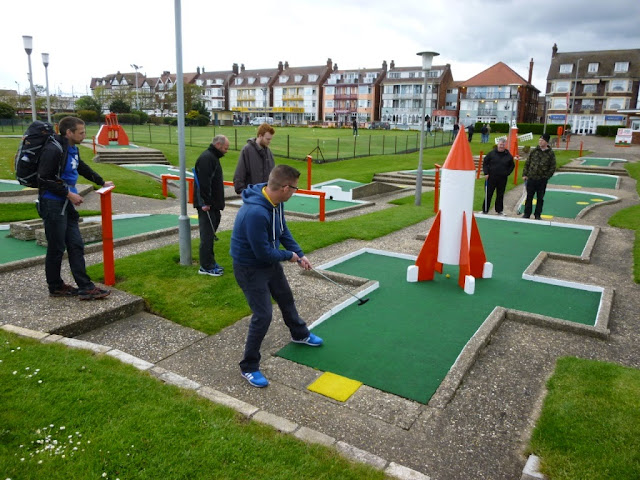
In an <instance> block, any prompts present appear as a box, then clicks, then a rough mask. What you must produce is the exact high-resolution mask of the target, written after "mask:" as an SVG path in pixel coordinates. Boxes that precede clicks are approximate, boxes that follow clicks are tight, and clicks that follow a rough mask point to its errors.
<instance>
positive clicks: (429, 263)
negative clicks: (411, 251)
mask: <svg viewBox="0 0 640 480" xmlns="http://www.w3.org/2000/svg"><path fill="white" fill-rule="evenodd" d="M439 241H440V212H438V214H437V215H436V218H435V219H434V221H433V224H432V225H431V229H430V230H429V233H428V234H427V238H426V239H425V241H424V243H423V244H422V249H421V250H420V254H419V255H418V258H416V266H417V267H418V281H419V282H424V281H426V280H433V277H434V275H435V272H438V273H442V263H440V262H438V243H439Z"/></svg>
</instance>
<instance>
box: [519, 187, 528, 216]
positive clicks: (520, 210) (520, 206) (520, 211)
mask: <svg viewBox="0 0 640 480" xmlns="http://www.w3.org/2000/svg"><path fill="white" fill-rule="evenodd" d="M524 191H525V193H526V192H527V181H526V180H525V181H524ZM521 213H522V202H520V205H518V215H520V214H521Z"/></svg>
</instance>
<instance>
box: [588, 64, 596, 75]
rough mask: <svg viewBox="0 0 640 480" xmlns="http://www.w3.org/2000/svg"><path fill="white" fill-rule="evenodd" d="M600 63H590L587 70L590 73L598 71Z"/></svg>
mask: <svg viewBox="0 0 640 480" xmlns="http://www.w3.org/2000/svg"><path fill="white" fill-rule="evenodd" d="M598 65H599V64H598V63H590V64H589V68H588V69H587V72H589V73H598Z"/></svg>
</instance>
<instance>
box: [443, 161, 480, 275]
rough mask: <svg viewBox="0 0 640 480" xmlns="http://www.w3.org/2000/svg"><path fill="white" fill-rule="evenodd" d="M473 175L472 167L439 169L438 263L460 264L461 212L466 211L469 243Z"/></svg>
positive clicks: (474, 174) (474, 175)
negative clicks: (466, 168) (470, 168)
mask: <svg viewBox="0 0 640 480" xmlns="http://www.w3.org/2000/svg"><path fill="white" fill-rule="evenodd" d="M475 177H476V173H475V170H451V169H448V168H443V169H442V180H441V183H440V212H441V219H440V239H439V242H438V262H440V263H444V264H447V265H459V264H460V241H461V240H460V239H461V238H462V218H463V215H462V214H463V213H466V214H467V215H466V221H467V242H469V238H470V237H469V232H471V218H472V214H473V189H474V184H475Z"/></svg>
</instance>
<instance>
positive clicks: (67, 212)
mask: <svg viewBox="0 0 640 480" xmlns="http://www.w3.org/2000/svg"><path fill="white" fill-rule="evenodd" d="M58 126H59V129H60V135H59V136H56V137H55V138H54V139H53V140H55V141H53V140H52V141H47V143H45V145H44V146H43V147H42V152H41V153H40V156H39V159H38V188H39V192H38V205H39V206H38V213H39V214H40V216H41V217H42V220H43V221H44V231H45V235H46V237H47V255H46V260H45V274H46V278H47V285H48V286H49V295H50V296H52V297H70V296H78V298H80V300H95V299H99V298H105V297H106V296H108V295H109V293H111V292H109V290H103V289H101V288H98V287H96V286H95V285H94V283H93V282H92V281H91V279H90V278H89V275H87V271H86V267H85V261H84V242H83V240H82V236H81V235H80V228H79V227H78V219H79V217H80V216H79V215H78V212H77V211H76V209H75V207H77V206H78V205H80V204H82V202H83V201H84V199H83V198H82V196H80V195H79V194H78V190H77V189H76V182H77V180H78V175H82V176H83V177H85V178H86V179H87V180H90V181H92V182H94V183H96V184H98V185H100V186H106V187H111V186H113V182H105V181H104V180H103V179H102V177H101V176H100V175H98V174H97V173H96V172H94V171H93V170H92V169H91V167H89V166H88V165H87V164H86V163H84V162H83V161H82V160H81V159H80V152H79V151H78V145H80V144H81V143H82V141H83V140H84V138H85V136H86V129H85V125H84V122H83V121H82V120H81V119H79V118H76V117H64V118H63V119H62V120H60V123H59V125H58ZM65 249H66V251H67V253H68V256H69V267H70V268H71V274H72V275H73V278H74V280H75V281H76V284H77V285H78V288H75V287H73V286H71V285H68V284H66V283H64V281H63V280H62V276H61V275H60V269H61V267H62V257H63V255H64V252H65Z"/></svg>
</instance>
